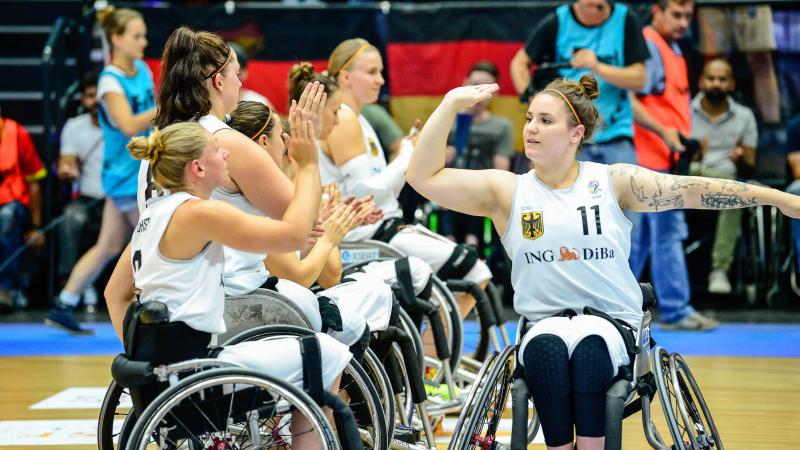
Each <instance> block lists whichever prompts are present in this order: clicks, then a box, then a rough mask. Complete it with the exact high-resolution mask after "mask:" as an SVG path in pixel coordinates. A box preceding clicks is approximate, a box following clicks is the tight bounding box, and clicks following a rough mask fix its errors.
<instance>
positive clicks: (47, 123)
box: [41, 11, 93, 298]
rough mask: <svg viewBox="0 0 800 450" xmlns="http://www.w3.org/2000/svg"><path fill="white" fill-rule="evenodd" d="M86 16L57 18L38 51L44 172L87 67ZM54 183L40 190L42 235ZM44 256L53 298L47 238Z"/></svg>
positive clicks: (52, 252)
mask: <svg viewBox="0 0 800 450" xmlns="http://www.w3.org/2000/svg"><path fill="white" fill-rule="evenodd" d="M89 14H90V12H89V11H85V12H84V16H83V18H81V19H80V20H75V19H71V18H66V17H59V18H58V19H56V22H55V24H54V25H53V28H52V31H51V32H50V35H49V36H48V38H47V42H46V43H45V46H44V49H43V50H42V71H43V83H42V108H43V115H42V117H43V124H44V145H45V148H44V152H43V153H42V155H41V156H42V160H43V161H42V162H43V163H44V166H45V167H46V168H48V170H49V171H50V170H52V169H53V168H54V167H55V164H56V160H57V158H58V136H59V133H60V131H61V128H62V127H63V126H64V122H65V121H66V120H67V109H68V107H69V104H70V102H71V101H72V100H73V99H74V98H75V95H76V94H77V92H78V89H79V77H80V74H83V73H85V72H86V70H87V69H88V67H89V53H90V51H91V39H92V37H91V35H92V33H91V26H92V23H93V22H92V21H91V17H90V15H89ZM68 58H69V59H74V61H75V65H76V67H77V73H78V78H75V79H69V78H68V77H66V76H65V74H66V73H68V72H67V71H66V70H65V69H66V67H67V59H68ZM56 183H57V180H56V179H55V177H54V176H53V175H52V174H50V173H48V176H47V177H46V178H45V180H44V186H43V189H42V206H41V207H42V225H43V226H44V227H46V228H43V231H45V230H47V229H49V228H50V227H49V226H48V225H51V222H52V220H53V218H54V214H55V205H54V193H55V188H56ZM46 246H47V247H46V252H47V296H48V298H53V295H54V293H55V292H54V291H55V284H56V281H55V277H56V267H55V264H56V245H55V240H54V239H52V238H50V239H47V241H46Z"/></svg>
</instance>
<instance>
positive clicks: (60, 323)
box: [44, 302, 94, 335]
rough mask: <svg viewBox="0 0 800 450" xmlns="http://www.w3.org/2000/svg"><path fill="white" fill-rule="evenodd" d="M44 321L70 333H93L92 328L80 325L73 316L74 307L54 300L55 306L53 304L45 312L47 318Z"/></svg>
mask: <svg viewBox="0 0 800 450" xmlns="http://www.w3.org/2000/svg"><path fill="white" fill-rule="evenodd" d="M44 323H45V324H46V325H49V326H51V327H53V328H60V329H62V330H64V331H67V332H69V333H71V334H76V335H89V334H94V330H92V329H90V328H83V327H81V324H80V322H78V320H77V319H76V318H75V308H70V307H68V306H66V305H63V304H61V303H59V302H56V306H53V307H52V308H50V311H48V312H47V318H46V319H44Z"/></svg>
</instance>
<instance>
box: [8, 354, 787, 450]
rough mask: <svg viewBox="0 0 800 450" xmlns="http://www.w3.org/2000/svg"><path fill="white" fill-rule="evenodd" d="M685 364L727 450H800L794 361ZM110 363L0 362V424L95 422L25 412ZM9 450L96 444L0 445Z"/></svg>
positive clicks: (95, 377) (87, 414) (93, 377)
mask: <svg viewBox="0 0 800 450" xmlns="http://www.w3.org/2000/svg"><path fill="white" fill-rule="evenodd" d="M687 361H688V362H689V364H690V367H691V368H692V371H693V372H694V374H695V376H696V377H697V379H698V381H699V383H700V386H701V388H702V391H703V394H704V395H705V397H706V399H707V401H708V402H709V404H710V406H711V411H712V413H713V415H714V419H715V421H716V422H717V426H718V428H719V430H720V433H721V436H722V439H723V443H724V444H725V448H726V449H742V450H761V449H765V450H766V449H769V450H777V449H798V448H800V358H744V357H736V358H730V357H691V358H687ZM110 363H111V357H110V356H69V357H2V358H0V421H4V420H41V419H96V417H97V413H98V411H96V410H88V409H82V410H33V409H30V406H31V405H33V404H34V403H37V402H39V401H41V400H43V399H45V398H48V397H50V396H52V395H54V394H56V393H58V392H61V391H62V390H64V389H67V388H69V387H97V386H105V385H107V384H108V382H109V380H110V377H111V375H110V369H109V367H110ZM654 410H655V411H656V412H655V414H656V417H657V418H658V419H659V421H660V422H662V424H663V421H662V420H660V417H662V413H661V412H660V405H658V404H655V405H654ZM508 413H509V414H507V415H510V411H508ZM660 429H662V430H666V428H663V427H662V428H660ZM624 430H625V432H624V448H625V449H646V448H649V447H648V445H647V442H646V441H645V439H644V435H643V433H642V430H641V416H640V415H638V414H637V415H635V416H633V417H631V418H629V419H627V420H626V421H625V426H624ZM439 447H440V448H447V443H446V435H442V436H440V444H439ZM11 448H14V449H37V450H45V449H52V450H59V449H61V450H63V449H66V448H70V449H72V448H75V449H90V448H95V446H75V445H67V446H65V445H61V446H2V447H0V449H2V450H5V449H11ZM530 448H535V449H542V448H544V446H543V445H531V446H530Z"/></svg>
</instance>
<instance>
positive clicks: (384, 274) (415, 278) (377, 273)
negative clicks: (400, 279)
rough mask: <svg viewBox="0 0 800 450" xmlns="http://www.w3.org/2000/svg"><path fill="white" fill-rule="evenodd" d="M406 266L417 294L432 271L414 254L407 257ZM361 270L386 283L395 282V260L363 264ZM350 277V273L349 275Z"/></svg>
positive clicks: (423, 287) (426, 282) (425, 283)
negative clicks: (409, 270)
mask: <svg viewBox="0 0 800 450" xmlns="http://www.w3.org/2000/svg"><path fill="white" fill-rule="evenodd" d="M408 267H409V268H410V269H411V282H412V283H413V284H414V293H416V294H419V293H420V292H422V290H423V289H425V286H426V285H427V284H428V280H430V278H431V275H432V274H433V271H432V270H431V266H429V265H428V264H427V263H426V262H425V261H423V260H421V259H419V258H417V257H416V256H409V257H408ZM362 270H363V271H364V273H366V274H368V275H370V276H371V277H375V278H379V279H381V280H383V282H384V283H386V284H390V285H391V284H394V283H395V282H397V271H396V270H395V260H387V261H375V262H371V263H369V264H367V265H365V266H364V267H363V268H362ZM349 276H350V277H352V275H349Z"/></svg>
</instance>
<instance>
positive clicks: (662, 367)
mask: <svg viewBox="0 0 800 450" xmlns="http://www.w3.org/2000/svg"><path fill="white" fill-rule="evenodd" d="M652 361H653V362H652V364H653V372H654V373H655V380H656V388H657V390H658V398H659V400H661V408H662V410H663V411H664V418H665V419H666V422H667V428H669V434H670V436H672V441H673V442H674V443H675V445H674V446H672V448H673V449H675V450H690V449H692V447H691V446H690V445H689V444H688V442H690V441H691V438H690V433H691V430H686V428H685V427H684V424H682V423H680V422H679V421H678V418H677V416H676V414H679V412H678V411H680V409H681V406H680V402H682V397H681V395H682V394H681V392H680V390H679V389H675V387H674V386H675V383H673V380H674V377H673V376H672V370H671V369H670V366H671V364H670V354H669V352H668V351H667V350H666V349H664V348H663V347H661V346H656V347H655V349H654V350H653V358H652Z"/></svg>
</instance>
